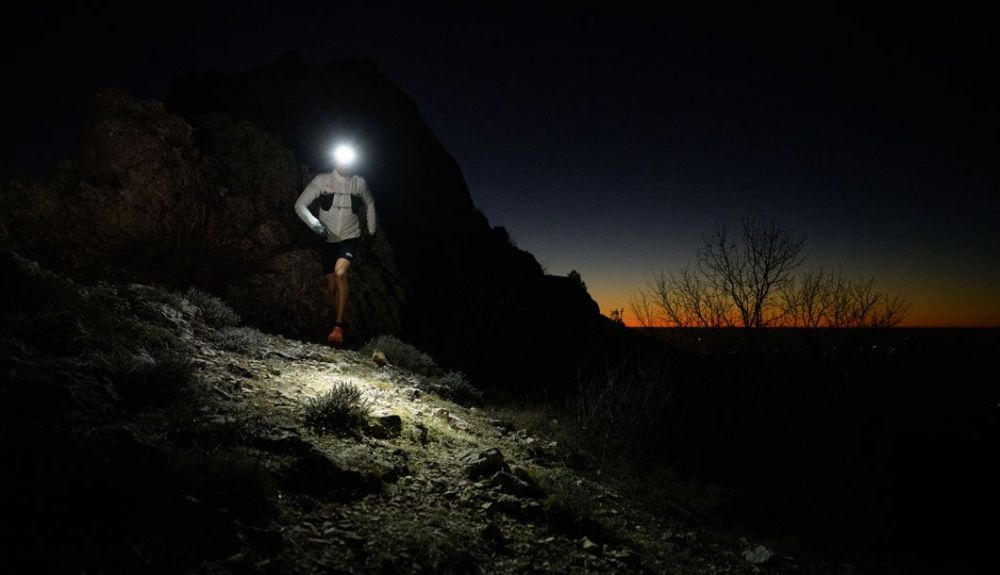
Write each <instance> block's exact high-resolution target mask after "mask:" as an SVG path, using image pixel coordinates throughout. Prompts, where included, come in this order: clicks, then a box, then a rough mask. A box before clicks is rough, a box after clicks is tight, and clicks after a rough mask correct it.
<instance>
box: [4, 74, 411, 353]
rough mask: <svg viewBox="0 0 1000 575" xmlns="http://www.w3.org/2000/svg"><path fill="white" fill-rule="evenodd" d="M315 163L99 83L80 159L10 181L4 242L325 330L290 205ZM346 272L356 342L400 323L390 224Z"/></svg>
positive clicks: (321, 298)
mask: <svg viewBox="0 0 1000 575" xmlns="http://www.w3.org/2000/svg"><path fill="white" fill-rule="evenodd" d="M304 177H311V175H309V174H305V175H303V174H301V173H300V171H299V166H298V163H297V162H296V161H295V158H294V157H293V156H292V154H291V153H290V152H289V151H288V150H287V149H286V148H285V147H284V146H283V145H282V143H281V142H280V140H279V139H278V138H277V137H276V136H275V135H273V134H271V133H268V132H266V131H264V130H261V129H260V128H257V127H256V126H254V125H252V124H250V123H248V122H242V123H239V122H233V121H230V120H228V119H227V118H224V117H216V118H204V119H202V124H201V125H200V127H199V129H198V130H197V131H196V130H195V128H193V127H192V126H191V125H190V124H188V123H187V122H186V121H185V120H183V119H182V118H180V117H179V116H177V115H175V114H172V113H170V112H169V111H167V110H166V108H164V106H163V105H162V104H161V103H158V102H140V101H136V100H135V99H133V98H132V97H131V96H129V95H128V94H126V93H124V92H121V91H118V90H107V91H103V92H100V93H99V94H97V96H96V98H95V104H94V116H93V120H92V122H91V124H90V126H89V128H88V130H87V132H86V134H85V136H84V138H83V145H82V148H81V151H80V155H79V158H78V159H77V160H76V161H75V162H67V163H64V164H63V165H62V166H61V167H60V169H59V171H58V172H57V173H56V174H55V176H54V177H53V178H52V179H51V180H50V181H49V182H47V183H45V184H33V183H28V182H20V183H13V182H12V183H8V184H7V186H6V187H5V188H4V190H3V192H4V193H3V194H2V200H0V201H2V207H3V213H4V223H5V226H4V227H5V228H6V231H7V234H8V236H9V237H8V238H7V242H8V243H10V244H13V247H15V248H16V249H18V250H19V251H21V252H22V253H25V254H27V255H30V256H32V257H35V258H37V259H38V260H40V261H43V262H45V263H46V264H47V265H50V266H53V267H55V268H56V269H62V270H65V271H68V272H71V273H73V274H74V275H77V276H79V277H82V278H85V279H109V280H122V281H145V282H152V283H158V284H162V285H166V286H171V287H184V286H197V287H200V288H203V289H206V290H208V291H211V292H214V293H217V294H220V295H224V296H225V297H226V299H227V300H229V301H230V303H231V304H232V305H233V306H234V307H235V308H236V310H237V311H238V312H239V314H240V315H241V316H242V317H243V318H244V319H245V320H246V321H247V322H248V323H251V324H253V325H256V326H257V327H260V328H263V329H265V330H267V331H272V332H281V333H285V334H288V335H293V336H300V337H320V336H322V335H324V334H325V333H326V331H328V330H329V326H330V323H331V320H332V311H331V310H332V306H331V304H330V300H329V297H328V294H327V293H326V286H325V280H324V279H323V277H322V268H321V264H320V259H319V255H318V252H317V249H316V248H317V247H318V246H317V244H316V240H314V239H313V238H312V237H310V235H309V233H308V231H307V230H305V228H304V226H302V225H301V222H300V221H299V220H298V218H297V216H296V215H295V214H294V212H293V210H292V208H291V203H292V202H294V199H295V198H296V197H297V195H298V192H299V191H300V189H301V182H302V180H303V178H304ZM367 248H368V249H367V257H365V258H364V259H363V260H361V261H359V262H358V265H357V266H355V268H354V269H353V270H352V272H353V273H352V281H353V287H354V290H353V298H352V305H351V306H350V308H349V315H348V317H347V320H348V321H349V322H350V324H351V325H352V326H353V327H354V330H353V335H354V336H355V338H356V339H358V340H362V341H363V340H364V339H367V338H369V337H373V336H374V335H376V334H379V333H399V331H400V329H401V320H400V305H401V303H402V302H403V301H405V292H404V288H403V284H402V283H401V281H400V279H399V274H398V272H397V271H396V265H395V259H394V256H393V252H392V248H391V246H390V245H389V240H388V239H387V238H386V236H385V235H384V234H380V235H376V236H375V237H374V238H369V239H368V245H367Z"/></svg>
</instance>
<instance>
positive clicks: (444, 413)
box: [431, 407, 451, 421]
mask: <svg viewBox="0 0 1000 575" xmlns="http://www.w3.org/2000/svg"><path fill="white" fill-rule="evenodd" d="M450 416H451V414H450V413H448V410H447V409H445V408H443V407H435V408H434V409H433V410H432V411H431V417H433V418H434V419H440V420H441V421H448V419H449V417H450Z"/></svg>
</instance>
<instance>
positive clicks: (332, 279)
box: [326, 271, 337, 311]
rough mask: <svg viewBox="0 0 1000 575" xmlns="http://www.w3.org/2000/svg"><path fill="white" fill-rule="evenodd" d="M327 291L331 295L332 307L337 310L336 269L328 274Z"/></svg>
mask: <svg viewBox="0 0 1000 575" xmlns="http://www.w3.org/2000/svg"><path fill="white" fill-rule="evenodd" d="M326 293H327V294H328V295H329V296H330V307H332V308H333V310H334V311H336V310H337V274H336V272H334V271H331V272H330V273H328V274H326Z"/></svg>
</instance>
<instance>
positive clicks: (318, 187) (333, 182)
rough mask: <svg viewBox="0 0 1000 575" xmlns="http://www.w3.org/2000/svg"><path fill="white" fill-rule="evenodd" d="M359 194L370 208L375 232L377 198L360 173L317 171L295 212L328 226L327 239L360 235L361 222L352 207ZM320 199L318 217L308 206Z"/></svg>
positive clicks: (371, 230) (310, 222) (308, 221)
mask: <svg viewBox="0 0 1000 575" xmlns="http://www.w3.org/2000/svg"><path fill="white" fill-rule="evenodd" d="M352 197H357V198H359V199H360V200H361V202H362V203H363V204H364V205H365V207H366V208H367V218H366V219H367V220H368V233H369V234H374V233H375V199H374V198H373V197H372V193H371V191H369V190H368V183H367V182H365V179H364V178H363V177H361V176H359V175H357V174H353V175H351V176H341V175H340V173H338V172H337V171H336V170H334V171H332V172H325V173H322V174H319V175H317V176H316V177H315V178H313V180H312V181H311V182H309V185H308V186H306V188H305V189H304V190H302V193H301V194H300V195H299V199H297V200H296V201H295V213H297V214H298V215H299V218H301V219H302V221H303V222H305V223H306V225H308V226H309V227H313V226H314V225H315V224H316V223H317V222H320V223H322V224H323V226H325V227H326V229H327V239H326V241H328V242H339V241H342V240H347V239H351V238H356V237H359V236H360V235H361V224H360V221H359V220H358V216H357V214H355V213H354V211H353V210H352V209H351V198H352ZM316 199H319V200H320V202H319V203H320V206H319V207H320V209H319V218H318V219H317V217H315V216H313V215H312V213H311V212H310V211H309V206H310V205H311V204H312V203H313V202H314V201H316Z"/></svg>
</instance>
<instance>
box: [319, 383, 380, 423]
mask: <svg viewBox="0 0 1000 575" xmlns="http://www.w3.org/2000/svg"><path fill="white" fill-rule="evenodd" d="M369 408H370V406H369V404H368V401H367V400H366V399H364V398H363V397H362V396H361V390H360V389H358V387H357V386H356V385H354V384H352V383H348V382H345V381H341V382H338V383H337V384H335V385H334V386H333V388H331V389H329V390H327V391H326V392H324V393H322V394H320V396H319V397H316V398H312V399H310V400H309V403H308V404H306V414H305V424H306V427H309V428H311V429H313V430H314V431H317V432H320V433H323V432H327V431H329V432H334V433H352V432H354V431H357V430H358V429H359V428H360V427H361V424H362V423H364V422H365V420H366V419H367V418H368V412H369Z"/></svg>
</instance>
